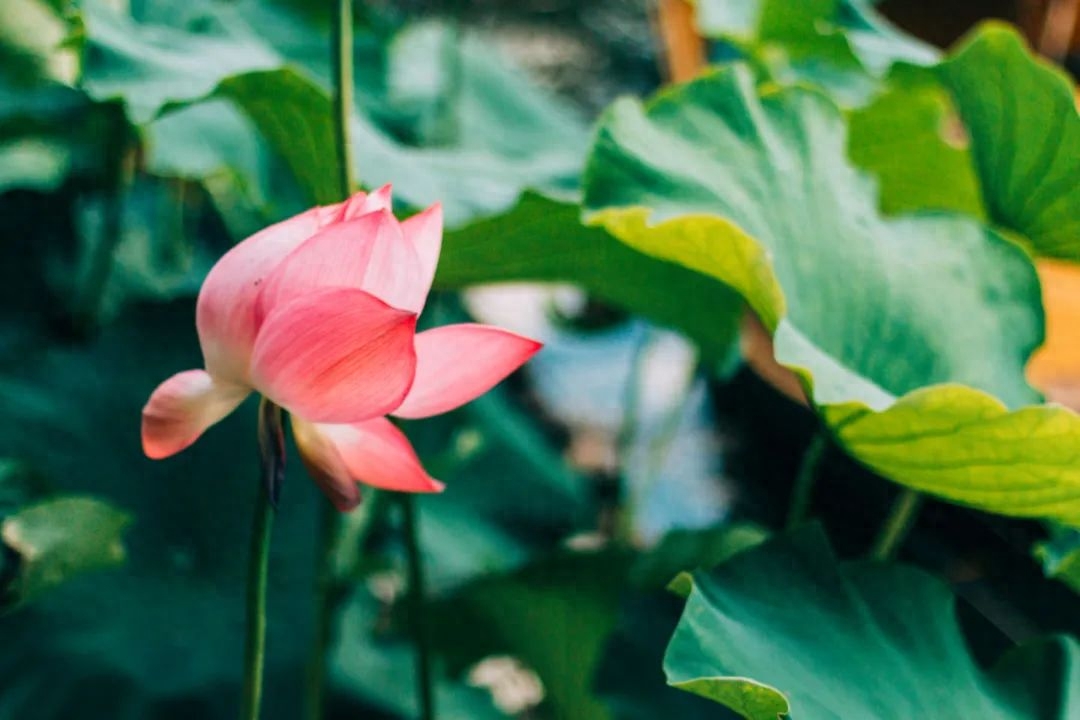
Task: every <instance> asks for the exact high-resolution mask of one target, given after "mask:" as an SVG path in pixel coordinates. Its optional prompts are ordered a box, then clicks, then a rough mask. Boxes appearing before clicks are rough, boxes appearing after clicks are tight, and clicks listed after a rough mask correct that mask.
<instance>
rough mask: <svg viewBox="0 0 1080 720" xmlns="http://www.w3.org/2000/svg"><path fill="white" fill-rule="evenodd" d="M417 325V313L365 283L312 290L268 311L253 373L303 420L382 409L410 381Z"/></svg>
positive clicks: (362, 416)
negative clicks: (370, 291)
mask: <svg viewBox="0 0 1080 720" xmlns="http://www.w3.org/2000/svg"><path fill="white" fill-rule="evenodd" d="M415 331H416V315H415V314H413V313H410V312H406V311H403V310H398V309H396V308H392V307H390V306H389V305H387V304H386V303H384V302H382V301H381V300H379V299H378V298H376V297H374V296H372V295H370V294H368V293H366V292H364V291H363V290H356V289H354V288H329V289H322V290H314V291H312V292H310V293H306V294H304V295H303V296H301V297H299V298H296V299H294V300H292V301H290V302H287V303H285V304H284V305H280V306H277V307H275V308H274V309H273V310H272V311H271V312H270V314H269V315H267V317H266V320H265V321H264V322H263V326H262V328H261V330H260V331H259V336H258V338H256V340H255V349H254V351H253V353H252V360H251V377H252V381H253V383H254V385H255V388H256V389H257V390H259V391H261V392H262V393H263V394H264V395H266V396H267V397H269V398H270V399H271V400H273V401H274V402H276V403H277V404H279V405H281V406H282V407H284V408H286V409H287V410H289V411H290V412H292V413H295V414H297V415H299V416H300V417H302V418H304V419H306V420H311V421H314V422H337V423H340V422H357V421H360V420H367V419H369V418H372V417H376V416H379V415H385V414H386V413H388V412H389V411H391V410H393V409H394V408H396V407H397V406H398V405H399V404H400V403H401V400H402V398H404V397H405V395H406V394H407V393H408V391H409V388H410V387H411V386H412V380H413V375H414V373H415V370H416V353H415V351H414V349H413V344H412V339H413V335H414V333H415Z"/></svg>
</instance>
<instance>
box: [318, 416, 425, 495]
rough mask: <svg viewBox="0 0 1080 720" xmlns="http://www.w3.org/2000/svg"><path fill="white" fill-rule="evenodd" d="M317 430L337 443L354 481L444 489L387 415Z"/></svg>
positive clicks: (413, 489) (405, 488) (379, 485)
mask: <svg viewBox="0 0 1080 720" xmlns="http://www.w3.org/2000/svg"><path fill="white" fill-rule="evenodd" d="M317 429H318V432H319V433H321V434H322V436H323V437H324V438H326V439H327V440H328V441H329V442H330V443H332V444H333V446H334V448H335V449H336V450H337V455H338V458H339V459H340V461H341V463H342V466H343V467H344V469H345V471H346V472H347V473H348V476H349V477H351V478H352V479H353V480H356V481H359V482H362V483H364V484H366V485H371V486H373V487H377V488H383V489H384V490H399V491H401V492H423V493H429V492H440V491H441V490H442V489H443V484H442V483H441V482H439V481H438V480H435V479H434V478H432V477H431V476H430V475H428V474H427V471H425V470H424V466H423V465H421V464H420V458H418V457H417V456H416V451H414V450H413V447H412V444H411V443H410V442H409V439H408V438H407V437H405V433H403V432H401V431H400V430H398V429H397V428H396V427H394V424H393V423H392V422H390V421H389V420H387V419H386V418H384V417H380V418H374V419H372V420H367V421H365V422H362V423H351V424H348V425H326V424H320V425H318V426H317Z"/></svg>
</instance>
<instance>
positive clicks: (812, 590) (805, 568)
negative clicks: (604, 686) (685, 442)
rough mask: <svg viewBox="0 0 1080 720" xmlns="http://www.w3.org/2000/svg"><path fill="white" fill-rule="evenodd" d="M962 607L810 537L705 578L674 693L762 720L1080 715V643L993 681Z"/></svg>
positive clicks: (772, 546) (1044, 646)
mask: <svg viewBox="0 0 1080 720" xmlns="http://www.w3.org/2000/svg"><path fill="white" fill-rule="evenodd" d="M793 600H797V601H793ZM953 604H954V600H953V598H952V596H951V594H950V592H949V589H948V587H947V586H946V585H945V584H944V583H942V582H941V581H939V580H937V579H935V578H933V577H931V576H929V575H927V574H926V573H925V572H923V571H921V570H917V569H914V568H907V567H901V566H894V565H882V564H870V563H846V564H843V563H838V562H837V559H836V557H835V556H834V555H833V553H832V550H831V548H830V547H829V544H828V541H827V540H826V539H825V537H824V534H823V533H822V532H821V530H820V529H819V528H817V527H810V528H807V529H805V530H802V531H799V532H797V533H795V534H792V535H789V536H787V537H782V538H778V539H776V540H773V541H771V542H769V543H767V544H765V545H763V546H761V547H759V548H756V549H754V550H751V551H748V552H746V553H743V554H741V555H738V556H736V557H735V558H733V559H732V560H730V561H728V562H727V563H725V564H723V565H721V566H720V567H718V568H716V569H715V570H713V571H711V572H697V573H695V574H694V590H693V592H692V593H691V595H690V598H689V600H688V601H687V605H686V610H685V611H684V613H683V618H682V620H681V622H680V623H679V627H678V629H677V630H676V632H675V635H674V637H673V638H672V640H671V644H670V646H669V647H668V652H667V657H666V659H665V662H664V666H665V669H666V671H667V675H668V681H669V682H670V683H671V684H672V685H675V686H676V687H679V688H682V689H684V690H687V691H690V692H693V693H697V694H698V695H702V696H704V697H707V698H710V699H712V700H715V701H716V702H719V703H721V704H723V705H726V706H727V707H729V708H731V709H732V710H735V711H736V712H737V713H739V714H740V715H742V716H743V717H744V718H748V719H749V720H776V719H777V718H778V717H780V716H786V715H788V714H790V716H791V717H792V718H797V719H798V720H832V719H833V718H882V717H895V718H916V717H933V718H939V719H940V720H963V719H964V718H971V717H978V718H985V719H986V720H1026V719H1028V718H1036V717H1038V718H1046V719H1047V720H1066V719H1067V718H1072V717H1074V716H1075V715H1076V714H1077V713H1080V695H1078V694H1077V692H1076V688H1077V687H1080V684H1078V683H1080V670H1078V668H1080V664H1078V661H1080V645H1078V644H1077V643H1076V641H1075V640H1073V639H1071V638H1068V637H1058V638H1053V639H1049V640H1043V641H1037V642H1033V643H1029V644H1027V645H1025V646H1023V647H1020V648H1018V649H1015V650H1013V651H1011V652H1009V653H1007V654H1006V655H1005V656H1004V657H1003V658H1002V659H1001V660H1000V661H999V662H998V663H997V665H996V666H995V667H994V669H993V670H991V671H989V672H987V671H986V670H984V669H983V668H982V667H980V665H979V663H978V662H976V660H975V659H974V658H973V657H972V656H971V655H970V653H969V651H968V649H967V646H966V644H965V639H964V636H963V633H962V632H961V629H960V626H959V625H958V623H957V620H956V616H955V610H954V607H953Z"/></svg>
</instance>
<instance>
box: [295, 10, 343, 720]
mask: <svg viewBox="0 0 1080 720" xmlns="http://www.w3.org/2000/svg"><path fill="white" fill-rule="evenodd" d="M335 4H336V8H335V13H334V27H333V37H332V40H331V53H330V55H331V61H332V64H333V67H334V144H335V149H336V150H337V161H338V198H337V199H338V200H344V199H346V198H348V197H349V195H350V194H351V193H352V191H353V186H354V182H355V181H354V178H353V165H352V137H351V129H350V126H349V119H350V116H351V113H352V107H353V6H352V0H336V3H335ZM320 525H321V532H320V533H319V542H318V547H317V548H316V553H317V554H316V560H315V564H316V576H315V598H314V603H315V610H314V618H313V626H314V627H313V631H312V632H313V634H312V639H311V649H310V651H309V653H308V663H307V678H306V683H305V690H304V713H305V714H304V717H306V718H307V719H308V720H322V717H323V712H324V711H323V708H324V706H325V697H326V653H327V649H328V648H329V646H330V634H331V633H330V630H331V624H332V618H333V615H334V610H335V607H336V605H337V595H338V588H337V580H336V577H335V573H334V550H335V548H336V545H337V542H338V537H339V536H340V534H341V515H340V513H338V511H337V509H336V508H335V507H334V506H333V504H332V503H331V502H330V501H329V500H327V499H323V500H322V504H321V508H320Z"/></svg>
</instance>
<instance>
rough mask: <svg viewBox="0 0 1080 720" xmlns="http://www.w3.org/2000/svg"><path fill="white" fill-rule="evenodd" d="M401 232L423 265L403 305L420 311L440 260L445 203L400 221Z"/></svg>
mask: <svg viewBox="0 0 1080 720" xmlns="http://www.w3.org/2000/svg"><path fill="white" fill-rule="evenodd" d="M401 232H402V233H403V234H404V235H405V239H406V240H407V241H408V242H409V243H410V244H411V245H412V246H413V248H414V249H415V250H416V255H417V259H418V261H419V267H420V270H419V274H418V277H417V280H416V285H415V286H414V287H413V291H412V293H411V294H410V296H409V300H408V302H409V304H407V305H404V306H403V307H407V308H409V309H410V310H415V311H416V312H420V311H421V310H422V309H423V308H424V303H425V302H426V301H427V296H428V293H429V292H431V281H432V280H434V279H435V267H436V266H437V265H438V264H439V253H440V252H441V251H442V236H443V212H442V205H441V204H440V203H435V204H434V205H432V206H431V207H429V208H428V209H427V210H425V211H424V212H422V213H418V214H416V215H413V216H412V217H411V218H409V219H407V220H405V221H404V222H402V223H401Z"/></svg>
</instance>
